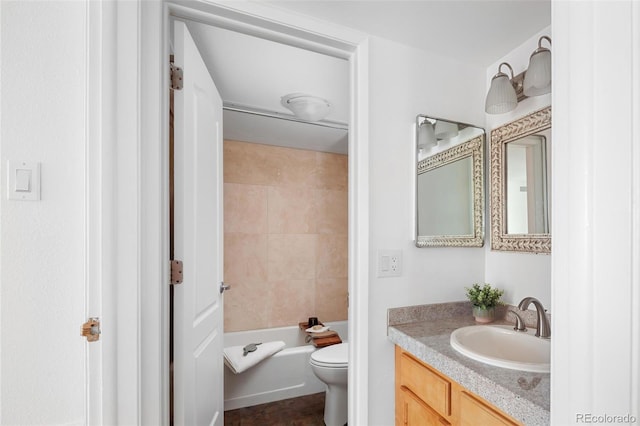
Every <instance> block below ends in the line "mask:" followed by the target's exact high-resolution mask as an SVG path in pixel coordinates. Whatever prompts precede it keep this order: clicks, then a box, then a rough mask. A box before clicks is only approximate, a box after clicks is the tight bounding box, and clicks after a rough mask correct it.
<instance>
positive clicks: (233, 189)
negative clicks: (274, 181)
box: [224, 183, 268, 234]
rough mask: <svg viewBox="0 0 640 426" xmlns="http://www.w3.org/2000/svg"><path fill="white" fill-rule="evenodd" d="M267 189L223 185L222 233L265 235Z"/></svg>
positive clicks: (264, 187) (263, 187) (254, 186)
mask: <svg viewBox="0 0 640 426" xmlns="http://www.w3.org/2000/svg"><path fill="white" fill-rule="evenodd" d="M267 189H268V188H267V187H266V186H258V185H245V184H237V183H225V184H224V231H225V232H242V233H246V234H265V233H267V229H268V228H267Z"/></svg>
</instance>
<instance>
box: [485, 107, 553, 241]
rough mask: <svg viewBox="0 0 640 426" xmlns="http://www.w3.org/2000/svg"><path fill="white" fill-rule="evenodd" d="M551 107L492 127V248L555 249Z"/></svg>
mask: <svg viewBox="0 0 640 426" xmlns="http://www.w3.org/2000/svg"><path fill="white" fill-rule="evenodd" d="M550 153H551V107H547V108H544V109H542V110H539V111H536V112H534V113H531V114H529V115H527V116H525V117H522V118H520V119H518V120H515V121H513V122H511V123H508V124H505V125H504V126H501V127H498V128H496V129H494V130H493V131H492V132H491V248H492V249H493V250H502V251H523V252H530V253H550V252H551V223H550V217H551V216H550V203H549V200H550V199H551V197H550V191H551V177H550V175H549V172H550V167H549V166H550V164H551V158H550V156H551V154H550Z"/></svg>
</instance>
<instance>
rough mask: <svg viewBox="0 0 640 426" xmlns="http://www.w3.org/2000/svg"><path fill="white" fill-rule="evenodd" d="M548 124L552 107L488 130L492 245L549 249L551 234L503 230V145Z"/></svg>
mask: <svg viewBox="0 0 640 426" xmlns="http://www.w3.org/2000/svg"><path fill="white" fill-rule="evenodd" d="M549 128H551V107H546V108H543V109H541V110H539V111H536V112H533V113H531V114H529V115H527V116H525V117H522V118H520V119H518V120H515V121H512V122H511V123H508V124H505V125H503V126H500V127H498V128H496V129H494V130H493V131H492V132H491V153H490V155H491V158H490V162H491V171H490V179H491V249H492V250H502V251H521V252H529V253H551V234H506V233H505V229H506V220H505V219H506V199H505V196H504V192H505V172H506V168H505V167H504V164H505V163H504V157H505V145H506V144H507V143H509V142H512V141H514V140H516V139H519V138H522V137H525V136H528V135H532V134H535V133H538V132H540V131H543V130H546V129H549Z"/></svg>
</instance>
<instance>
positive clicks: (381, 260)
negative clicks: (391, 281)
mask: <svg viewBox="0 0 640 426" xmlns="http://www.w3.org/2000/svg"><path fill="white" fill-rule="evenodd" d="M401 275H402V250H391V249H385V250H378V277H380V278H383V277H399V276H401Z"/></svg>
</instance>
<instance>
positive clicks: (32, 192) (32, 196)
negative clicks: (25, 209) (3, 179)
mask: <svg viewBox="0 0 640 426" xmlns="http://www.w3.org/2000/svg"><path fill="white" fill-rule="evenodd" d="M7 198H8V199H9V200H21V201H38V200H40V163H37V162H33V161H12V160H9V161H7Z"/></svg>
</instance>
